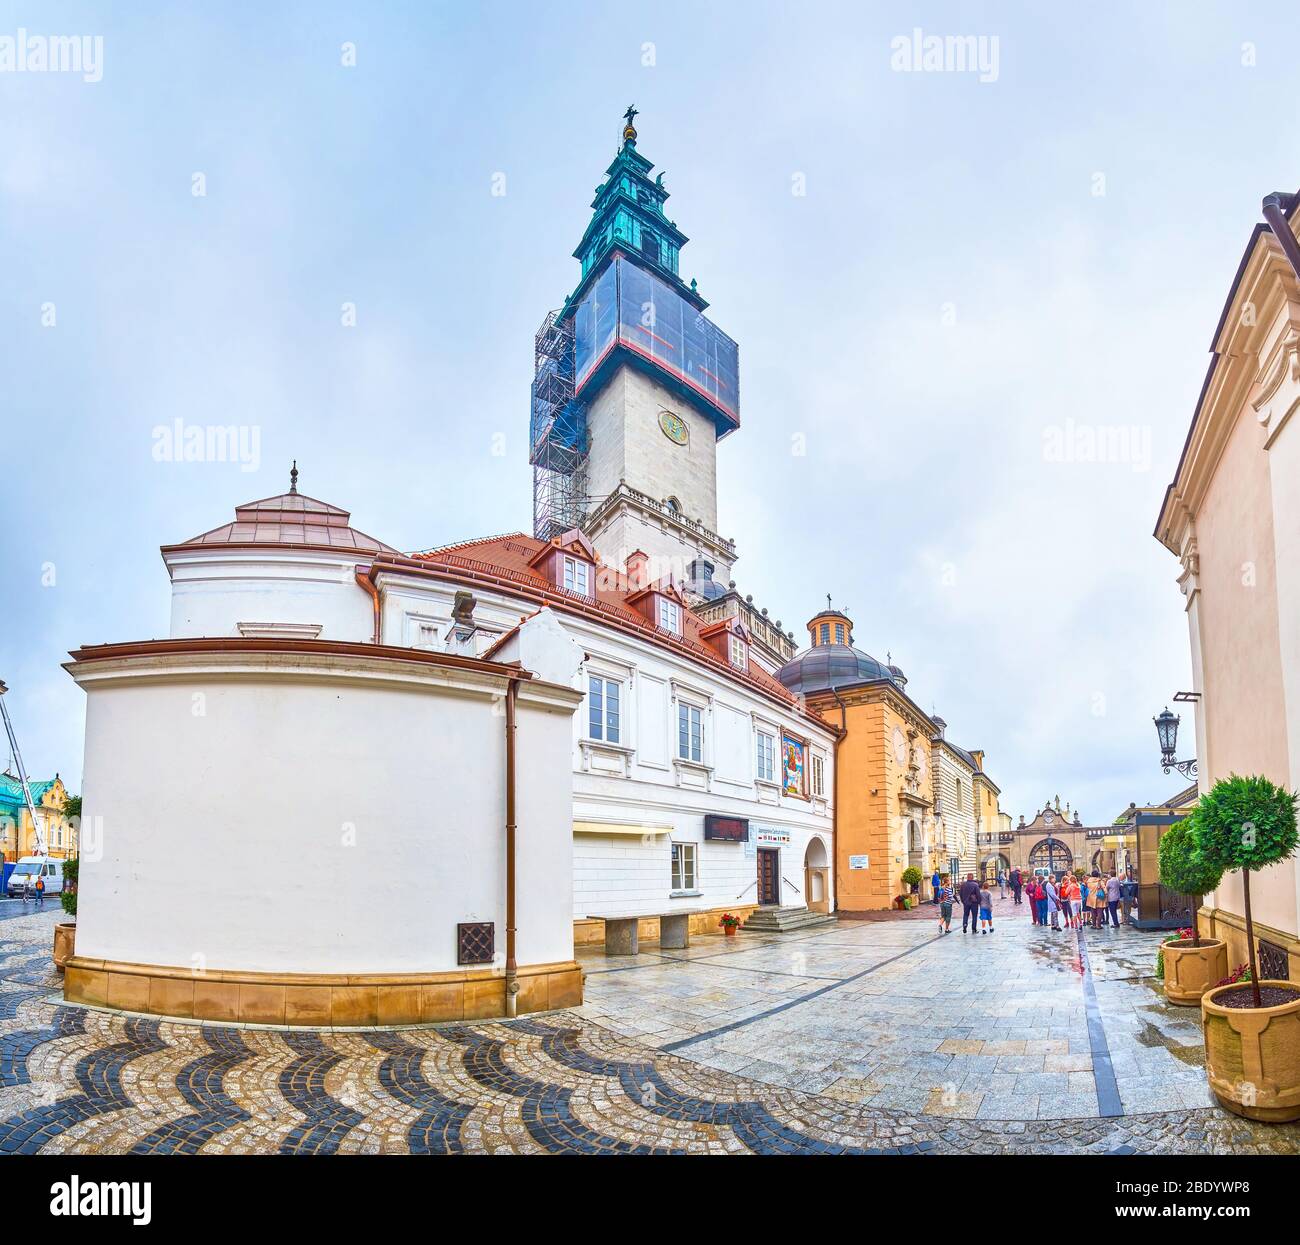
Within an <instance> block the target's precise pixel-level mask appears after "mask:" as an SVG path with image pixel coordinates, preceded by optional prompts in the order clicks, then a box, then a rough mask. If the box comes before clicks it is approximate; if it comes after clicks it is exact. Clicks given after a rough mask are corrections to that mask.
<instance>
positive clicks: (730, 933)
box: [722, 925, 737, 938]
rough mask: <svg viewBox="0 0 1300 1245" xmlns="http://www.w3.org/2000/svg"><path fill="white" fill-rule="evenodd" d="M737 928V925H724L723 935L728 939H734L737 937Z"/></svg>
mask: <svg viewBox="0 0 1300 1245" xmlns="http://www.w3.org/2000/svg"><path fill="white" fill-rule="evenodd" d="M736 928H737V927H736V926H735V925H724V926H723V927H722V933H723V935H724V936H725V937H727V938H734V937H735V936H736Z"/></svg>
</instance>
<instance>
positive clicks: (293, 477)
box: [289, 458, 298, 493]
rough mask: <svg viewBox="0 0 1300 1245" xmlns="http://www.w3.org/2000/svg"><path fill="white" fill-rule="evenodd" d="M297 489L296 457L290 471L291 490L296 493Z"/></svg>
mask: <svg viewBox="0 0 1300 1245" xmlns="http://www.w3.org/2000/svg"><path fill="white" fill-rule="evenodd" d="M297 491H298V460H297V459H296V458H295V459H294V460H293V467H292V468H291V469H290V471H289V492H291V493H296V492H297Z"/></svg>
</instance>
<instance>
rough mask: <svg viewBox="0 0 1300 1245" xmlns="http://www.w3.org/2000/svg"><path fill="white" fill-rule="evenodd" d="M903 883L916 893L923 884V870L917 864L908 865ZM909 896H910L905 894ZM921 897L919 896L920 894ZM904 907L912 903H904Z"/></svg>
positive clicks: (904, 872)
mask: <svg viewBox="0 0 1300 1245" xmlns="http://www.w3.org/2000/svg"><path fill="white" fill-rule="evenodd" d="M902 881H903V885H904V886H906V887H907V888H908V889H909V890H910V891H911V892H912V894H913V895H916V893H917V891H918V890H919V889H920V886H921V871H920V869H918V868H917V867H916V866H915V865H908V867H907V868H906V869H904V870H903V879H902ZM904 898H908V896H904ZM918 898H919V896H918ZM903 906H904V907H911V904H904V905H903Z"/></svg>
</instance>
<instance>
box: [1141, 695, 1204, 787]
mask: <svg viewBox="0 0 1300 1245" xmlns="http://www.w3.org/2000/svg"><path fill="white" fill-rule="evenodd" d="M1151 720H1152V721H1153V722H1154V723H1155V724H1156V736H1157V737H1158V738H1159V740H1160V768H1161V769H1162V770H1163V771H1164V772H1165V773H1166V774H1167V773H1169V771H1170V770H1171V769H1176V770H1177V771H1178V772H1179V773H1180V774H1181V775H1182V776H1183V777H1184V778H1195V777H1196V758H1195V757H1192V758H1191V759H1190V760H1187V761H1178V760H1175V759H1174V755H1175V753H1176V752H1177V750H1178V723H1179V722H1181V721H1182V719H1181V718H1180V717H1179V716H1178V715H1177V714H1176V713H1170V712H1169V706H1168V705H1166V706H1165V707H1164V710H1163V712H1161V713H1158V714H1156V716H1155V717H1154V718H1152V719H1151Z"/></svg>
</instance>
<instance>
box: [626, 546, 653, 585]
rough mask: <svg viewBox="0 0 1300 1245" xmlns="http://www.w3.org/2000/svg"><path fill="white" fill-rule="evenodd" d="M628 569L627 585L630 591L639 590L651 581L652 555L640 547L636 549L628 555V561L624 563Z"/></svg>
mask: <svg viewBox="0 0 1300 1245" xmlns="http://www.w3.org/2000/svg"><path fill="white" fill-rule="evenodd" d="M624 565H625V567H626V570H627V586H628V591H629V592H639V591H640V590H641V589H642V588H644V587H645V586H646V584H647V583H649V581H650V576H649V569H650V557H649V555H648V554H646V553H643V552H642V551H641V550H640V549H636V550H634V551H633V552H632V553H629V554H628V555H627V562H626V563H625V564H624Z"/></svg>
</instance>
